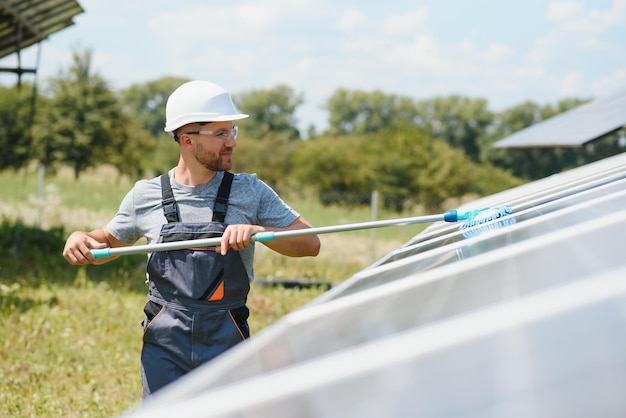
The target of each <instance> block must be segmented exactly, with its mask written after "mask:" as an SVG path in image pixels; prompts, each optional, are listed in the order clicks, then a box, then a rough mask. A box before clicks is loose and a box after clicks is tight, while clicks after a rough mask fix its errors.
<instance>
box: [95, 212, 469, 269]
mask: <svg viewBox="0 0 626 418" xmlns="http://www.w3.org/2000/svg"><path fill="white" fill-rule="evenodd" d="M480 212H481V210H473V211H468V212H457V211H456V210H449V211H447V212H445V213H444V214H439V215H426V216H414V217H409V218H399V219H389V220H383V221H371V222H359V223H353V224H346V225H334V226H322V227H317V228H303V229H294V230H289V231H277V232H273V231H267V232H259V233H257V234H255V235H253V236H252V238H250V241H258V242H267V241H273V240H275V239H278V238H289V237H299V236H305V235H320V234H329V233H334V232H345V231H357V230H361V229H372V228H383V227H386V226H401V225H412V224H421V223H431V222H438V221H445V222H458V221H462V220H468V219H473V218H474V217H475V216H476V214H478V213H480ZM220 243H221V238H219V237H218V238H204V239H196V240H186V241H176V242H166V243H158V244H146V245H134V246H130V247H116V248H102V249H93V250H91V253H92V254H93V256H94V257H96V258H107V257H115V256H119V255H129V254H144V253H148V252H156V251H174V250H184V249H187V248H209V247H217V246H219V245H220Z"/></svg>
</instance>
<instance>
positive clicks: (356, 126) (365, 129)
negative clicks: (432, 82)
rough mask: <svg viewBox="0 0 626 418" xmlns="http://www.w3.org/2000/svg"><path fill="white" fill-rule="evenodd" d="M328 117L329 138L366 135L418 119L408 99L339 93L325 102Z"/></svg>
mask: <svg viewBox="0 0 626 418" xmlns="http://www.w3.org/2000/svg"><path fill="white" fill-rule="evenodd" d="M326 110H328V113H329V115H330V116H329V129H328V135H332V136H338V135H347V134H366V133H369V132H376V131H379V130H380V129H383V128H387V127H390V126H392V125H393V124H394V123H398V122H412V121H413V120H414V118H415V117H416V115H417V112H416V109H415V105H414V103H413V101H412V100H411V99H409V98H407V97H401V96H396V95H389V94H384V93H382V92H380V91H374V92H365V91H362V90H355V91H349V90H345V89H338V90H337V91H336V92H335V93H334V94H333V95H332V96H331V97H329V98H328V100H327V101H326Z"/></svg>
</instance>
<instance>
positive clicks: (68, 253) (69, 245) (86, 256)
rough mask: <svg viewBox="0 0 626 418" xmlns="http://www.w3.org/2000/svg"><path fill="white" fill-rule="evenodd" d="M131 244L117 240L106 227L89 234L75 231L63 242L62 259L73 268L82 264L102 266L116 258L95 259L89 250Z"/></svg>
mask: <svg viewBox="0 0 626 418" xmlns="http://www.w3.org/2000/svg"><path fill="white" fill-rule="evenodd" d="M132 244H133V243H132V242H130V243H129V242H123V241H120V240H118V239H117V238H115V237H114V236H113V235H111V233H110V232H109V231H108V230H107V229H106V227H105V228H100V229H94V230H93V231H91V232H84V231H76V232H73V233H72V234H71V235H70V236H69V237H68V238H67V241H65V248H63V257H64V258H65V259H66V260H67V262H68V263H70V264H73V265H75V266H80V265H83V264H104V263H107V262H109V261H112V260H115V259H116V258H117V257H109V258H98V259H96V258H95V257H94V256H93V255H92V254H91V251H90V250H91V249H94V248H107V247H109V248H113V247H125V246H128V245H132Z"/></svg>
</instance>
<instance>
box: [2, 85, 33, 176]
mask: <svg viewBox="0 0 626 418" xmlns="http://www.w3.org/2000/svg"><path fill="white" fill-rule="evenodd" d="M34 95H35V92H34V91H33V89H32V87H30V86H29V85H22V86H21V87H3V86H0V149H2V150H4V151H3V152H2V153H0V169H3V168H7V167H12V168H19V167H21V166H22V165H24V164H25V163H26V162H28V161H29V160H30V159H31V158H32V126H33V123H34V122H35V121H34V114H33V111H34V110H35V109H34V104H35V103H34V100H35V98H36V96H34Z"/></svg>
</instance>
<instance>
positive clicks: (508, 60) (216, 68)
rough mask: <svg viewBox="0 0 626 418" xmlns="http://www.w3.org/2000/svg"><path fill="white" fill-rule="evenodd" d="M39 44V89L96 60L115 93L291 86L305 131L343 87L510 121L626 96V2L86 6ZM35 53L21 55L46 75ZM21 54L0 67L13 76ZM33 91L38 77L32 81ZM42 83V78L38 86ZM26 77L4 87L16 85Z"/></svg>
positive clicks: (276, 0) (134, 1) (188, 1)
mask: <svg viewBox="0 0 626 418" xmlns="http://www.w3.org/2000/svg"><path fill="white" fill-rule="evenodd" d="M78 3H79V4H80V5H81V6H82V8H83V9H84V10H85V12H84V13H82V14H80V15H78V16H76V17H75V19H74V21H75V25H73V26H70V27H68V28H66V29H63V30H62V31H60V32H58V33H56V34H53V35H51V36H50V37H49V38H48V39H47V40H46V41H45V42H43V43H42V49H41V62H40V67H39V74H38V80H39V83H40V84H42V83H45V80H46V79H47V78H49V77H51V76H55V75H57V74H58V73H59V71H61V70H66V69H67V68H68V67H69V65H70V63H71V53H72V50H76V49H90V50H91V51H92V55H93V58H92V65H93V69H94V70H95V71H96V72H98V73H99V74H100V75H101V76H102V77H104V79H105V80H107V81H108V82H109V84H110V86H111V87H112V88H114V89H124V88H127V87H129V86H130V85H132V84H136V83H145V82H149V81H153V80H156V79H159V78H161V77H165V76H178V77H185V78H189V79H205V80H209V81H213V82H215V83H217V84H219V85H221V86H223V87H225V88H226V89H228V90H229V91H231V92H233V93H244V92H247V91H251V90H260V89H270V88H272V87H275V86H277V85H279V84H286V85H288V86H290V87H291V88H292V89H293V90H294V92H296V93H298V94H302V95H303V96H304V100H305V103H304V105H302V106H301V107H300V108H299V109H298V111H297V112H296V117H297V119H298V125H299V127H300V128H301V129H302V130H303V132H304V131H305V130H306V127H308V126H309V125H314V126H316V128H318V129H324V128H325V127H326V126H327V120H328V113H327V111H326V110H324V105H325V103H326V101H327V99H328V98H329V97H330V96H331V95H332V94H333V93H334V92H335V91H336V90H337V89H339V88H345V89H349V90H364V91H375V90H378V91H382V92H383V93H386V94H395V95H400V96H404V97H410V98H412V99H415V100H421V99H428V98H432V97H438V96H448V95H453V94H456V95H461V96H465V97H470V98H484V99H487V101H488V105H489V108H490V109H491V110H493V111H502V110H504V109H506V108H508V107H511V106H515V105H517V104H520V103H522V102H524V101H527V100H530V101H533V102H535V103H538V104H540V105H544V104H554V103H556V102H557V101H558V100H561V99H563V98H567V97H579V98H598V97H603V96H606V95H610V94H613V93H615V92H620V91H623V90H625V89H626V0H508V1H502V0H472V1H469V0H386V1H380V0H378V1H374V0H343V1H342V0H229V1H216V0H178V1H176V2H174V1H171V0H125V1H121V0H78ZM36 56H37V47H36V46H33V47H29V48H27V49H25V50H24V51H23V52H22V65H23V66H24V67H33V66H35V64H36V62H37V59H36ZM16 63H17V59H16V55H15V54H14V55H11V56H9V57H6V58H4V59H2V60H0V66H5V67H6V66H15V65H16ZM23 77H24V78H23V79H24V80H27V78H28V77H29V75H24V76H23ZM30 77H32V76H30ZM16 79H17V76H16V75H15V74H1V75H0V83H1V84H3V85H12V84H14V83H15V82H16Z"/></svg>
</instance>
